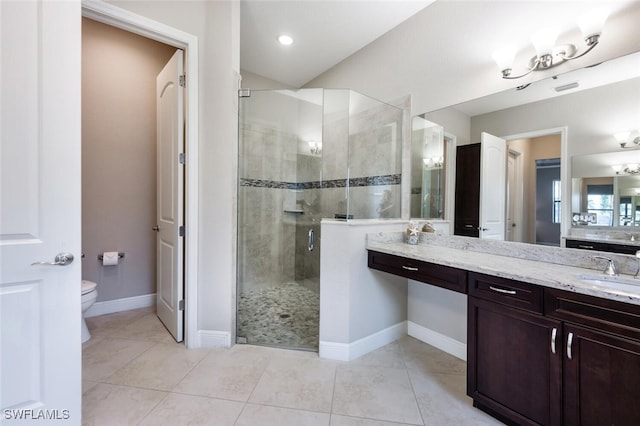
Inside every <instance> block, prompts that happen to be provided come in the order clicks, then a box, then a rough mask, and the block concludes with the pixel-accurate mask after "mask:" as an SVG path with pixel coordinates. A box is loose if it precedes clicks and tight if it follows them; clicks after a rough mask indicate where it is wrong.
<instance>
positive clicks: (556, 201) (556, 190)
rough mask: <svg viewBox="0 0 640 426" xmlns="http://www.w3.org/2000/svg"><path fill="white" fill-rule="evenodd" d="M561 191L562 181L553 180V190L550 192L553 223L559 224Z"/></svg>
mask: <svg viewBox="0 0 640 426" xmlns="http://www.w3.org/2000/svg"><path fill="white" fill-rule="evenodd" d="M561 189H562V181H560V179H554V180H553V189H552V191H551V193H552V194H553V200H552V201H553V223H560V218H561V217H562V215H561V214H560V212H561V209H560V206H561V204H562V203H561V202H562V198H561V195H562V193H561Z"/></svg>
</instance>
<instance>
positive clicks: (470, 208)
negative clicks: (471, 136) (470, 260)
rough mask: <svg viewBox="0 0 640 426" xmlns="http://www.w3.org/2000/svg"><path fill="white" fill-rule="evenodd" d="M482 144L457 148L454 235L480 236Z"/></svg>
mask: <svg viewBox="0 0 640 426" xmlns="http://www.w3.org/2000/svg"><path fill="white" fill-rule="evenodd" d="M479 228H480V144H479V143H475V144H471V145H460V146H458V147H457V148H456V190H455V209H454V219H453V233H454V234H455V235H462V236H465V237H479V236H480V230H479Z"/></svg>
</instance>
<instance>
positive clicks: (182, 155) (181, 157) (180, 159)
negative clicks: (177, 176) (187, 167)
mask: <svg viewBox="0 0 640 426" xmlns="http://www.w3.org/2000/svg"><path fill="white" fill-rule="evenodd" d="M185 162H186V158H185V156H184V152H181V153H180V154H178V163H180V164H184V163H185Z"/></svg>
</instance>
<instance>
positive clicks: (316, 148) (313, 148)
mask: <svg viewBox="0 0 640 426" xmlns="http://www.w3.org/2000/svg"><path fill="white" fill-rule="evenodd" d="M307 144H309V152H311V154H313V155H320V154H322V142H318V141H309V142H307Z"/></svg>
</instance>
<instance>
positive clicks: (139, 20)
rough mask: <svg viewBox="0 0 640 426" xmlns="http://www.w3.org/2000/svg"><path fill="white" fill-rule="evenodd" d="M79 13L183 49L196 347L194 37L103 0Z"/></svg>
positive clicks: (189, 333) (189, 293) (188, 262)
mask: <svg viewBox="0 0 640 426" xmlns="http://www.w3.org/2000/svg"><path fill="white" fill-rule="evenodd" d="M82 16H84V17H87V18H91V19H93V20H96V21H98V22H102V23H105V24H108V25H111V26H114V27H117V28H120V29H123V30H125V31H129V32H132V33H134V34H138V35H141V36H144V37H147V38H150V39H152V40H156V41H159V42H162V43H165V44H168V45H170V46H174V47H177V48H180V49H183V50H184V52H185V73H186V74H187V87H186V100H185V114H186V117H185V127H186V129H185V152H186V153H187V163H186V167H185V173H186V176H185V186H186V188H185V206H184V207H185V216H184V218H185V223H184V225H185V254H184V259H185V264H184V286H185V318H184V336H185V345H186V346H187V347H188V348H196V347H199V342H200V336H199V334H198V235H199V234H198V211H199V210H198V209H199V207H198V205H199V199H198V194H199V181H198V173H199V171H198V147H199V139H198V126H199V115H200V113H199V107H198V102H199V101H198V93H199V81H200V80H199V75H198V70H199V68H198V66H199V65H198V37H197V36H195V35H193V34H189V33H186V32H184V31H181V30H178V29H177V28H173V27H171V26H168V25H165V24H163V23H160V22H157V21H154V20H151V19H149V18H146V17H144V16H141V15H137V14H135V13H132V12H129V11H127V10H124V9H121V8H119V7H116V6H113V5H111V4H108V3H105V2H103V1H96V0H82Z"/></svg>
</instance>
